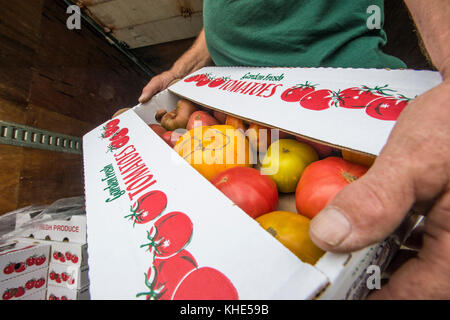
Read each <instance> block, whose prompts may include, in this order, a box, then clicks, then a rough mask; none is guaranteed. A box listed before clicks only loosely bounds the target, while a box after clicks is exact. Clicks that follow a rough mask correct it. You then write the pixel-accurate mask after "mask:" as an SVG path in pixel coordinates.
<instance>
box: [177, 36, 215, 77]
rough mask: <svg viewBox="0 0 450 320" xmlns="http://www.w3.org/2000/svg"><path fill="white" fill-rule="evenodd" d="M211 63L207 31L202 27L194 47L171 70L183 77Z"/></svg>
mask: <svg viewBox="0 0 450 320" xmlns="http://www.w3.org/2000/svg"><path fill="white" fill-rule="evenodd" d="M211 64H212V60H211V56H210V55H209V51H208V47H207V46H206V39H205V31H204V30H203V29H202V31H201V32H200V34H199V36H198V37H197V39H196V40H195V42H194V44H193V45H192V47H191V48H190V49H189V50H188V51H186V52H185V53H184V54H183V55H182V56H181V57H180V58H179V59H178V60H177V61H176V62H175V63H174V64H173V66H172V68H171V69H170V70H169V71H170V72H172V73H173V74H174V75H175V77H176V78H183V77H184V76H186V75H188V74H189V73H191V72H194V71H195V70H198V69H200V68H202V67H205V66H208V65H211Z"/></svg>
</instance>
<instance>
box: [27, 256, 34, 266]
mask: <svg viewBox="0 0 450 320" xmlns="http://www.w3.org/2000/svg"><path fill="white" fill-rule="evenodd" d="M25 263H26V264H27V266H29V267H31V266H32V265H34V264H35V263H36V258H35V257H29V258H27V260H25Z"/></svg>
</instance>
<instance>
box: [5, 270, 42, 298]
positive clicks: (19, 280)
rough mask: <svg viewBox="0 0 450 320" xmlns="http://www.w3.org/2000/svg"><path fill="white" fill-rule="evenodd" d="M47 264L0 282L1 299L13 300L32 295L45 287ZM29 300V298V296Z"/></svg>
mask: <svg viewBox="0 0 450 320" xmlns="http://www.w3.org/2000/svg"><path fill="white" fill-rule="evenodd" d="M47 272H48V266H45V267H43V268H40V269H38V270H34V271H31V272H28V273H25V274H22V275H18V276H16V277H14V278H10V279H8V280H5V281H2V282H0V293H1V295H2V296H1V299H2V300H15V299H22V298H24V297H27V296H30V295H33V294H34V293H36V292H40V291H42V290H45V288H46V287H47ZM30 300H31V298H30Z"/></svg>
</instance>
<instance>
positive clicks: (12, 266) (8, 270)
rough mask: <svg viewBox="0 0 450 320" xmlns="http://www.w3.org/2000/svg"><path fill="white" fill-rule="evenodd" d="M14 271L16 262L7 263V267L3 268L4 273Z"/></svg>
mask: <svg viewBox="0 0 450 320" xmlns="http://www.w3.org/2000/svg"><path fill="white" fill-rule="evenodd" d="M13 272H14V264H12V263H11V264H9V265H7V266H6V267H5V268H3V273H4V274H11V273H13Z"/></svg>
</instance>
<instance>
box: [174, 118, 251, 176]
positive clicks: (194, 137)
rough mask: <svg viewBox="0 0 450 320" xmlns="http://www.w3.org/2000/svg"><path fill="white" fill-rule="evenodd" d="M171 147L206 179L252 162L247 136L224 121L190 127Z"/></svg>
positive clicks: (249, 164) (249, 165)
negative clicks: (220, 123) (216, 123)
mask: <svg viewBox="0 0 450 320" xmlns="http://www.w3.org/2000/svg"><path fill="white" fill-rule="evenodd" d="M174 150H175V151H176V152H177V153H178V154H179V155H180V156H182V157H183V158H184V159H185V160H186V161H187V162H189V164H191V165H192V166H193V167H194V168H195V169H196V170H197V171H198V172H200V173H201V174H202V175H203V176H204V177H205V178H206V179H208V180H211V179H212V178H214V177H215V176H216V175H217V174H219V173H220V172H222V171H224V170H226V169H229V168H233V167H251V166H252V163H253V159H252V153H251V152H250V147H249V144H248V140H247V138H246V137H245V135H244V134H243V133H242V131H240V130H236V129H235V128H234V127H232V126H228V125H216V126H209V127H207V126H203V127H197V128H194V129H192V130H190V131H188V132H186V133H185V134H184V135H183V136H182V137H181V138H180V139H179V140H178V141H177V143H176V145H175V147H174Z"/></svg>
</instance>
